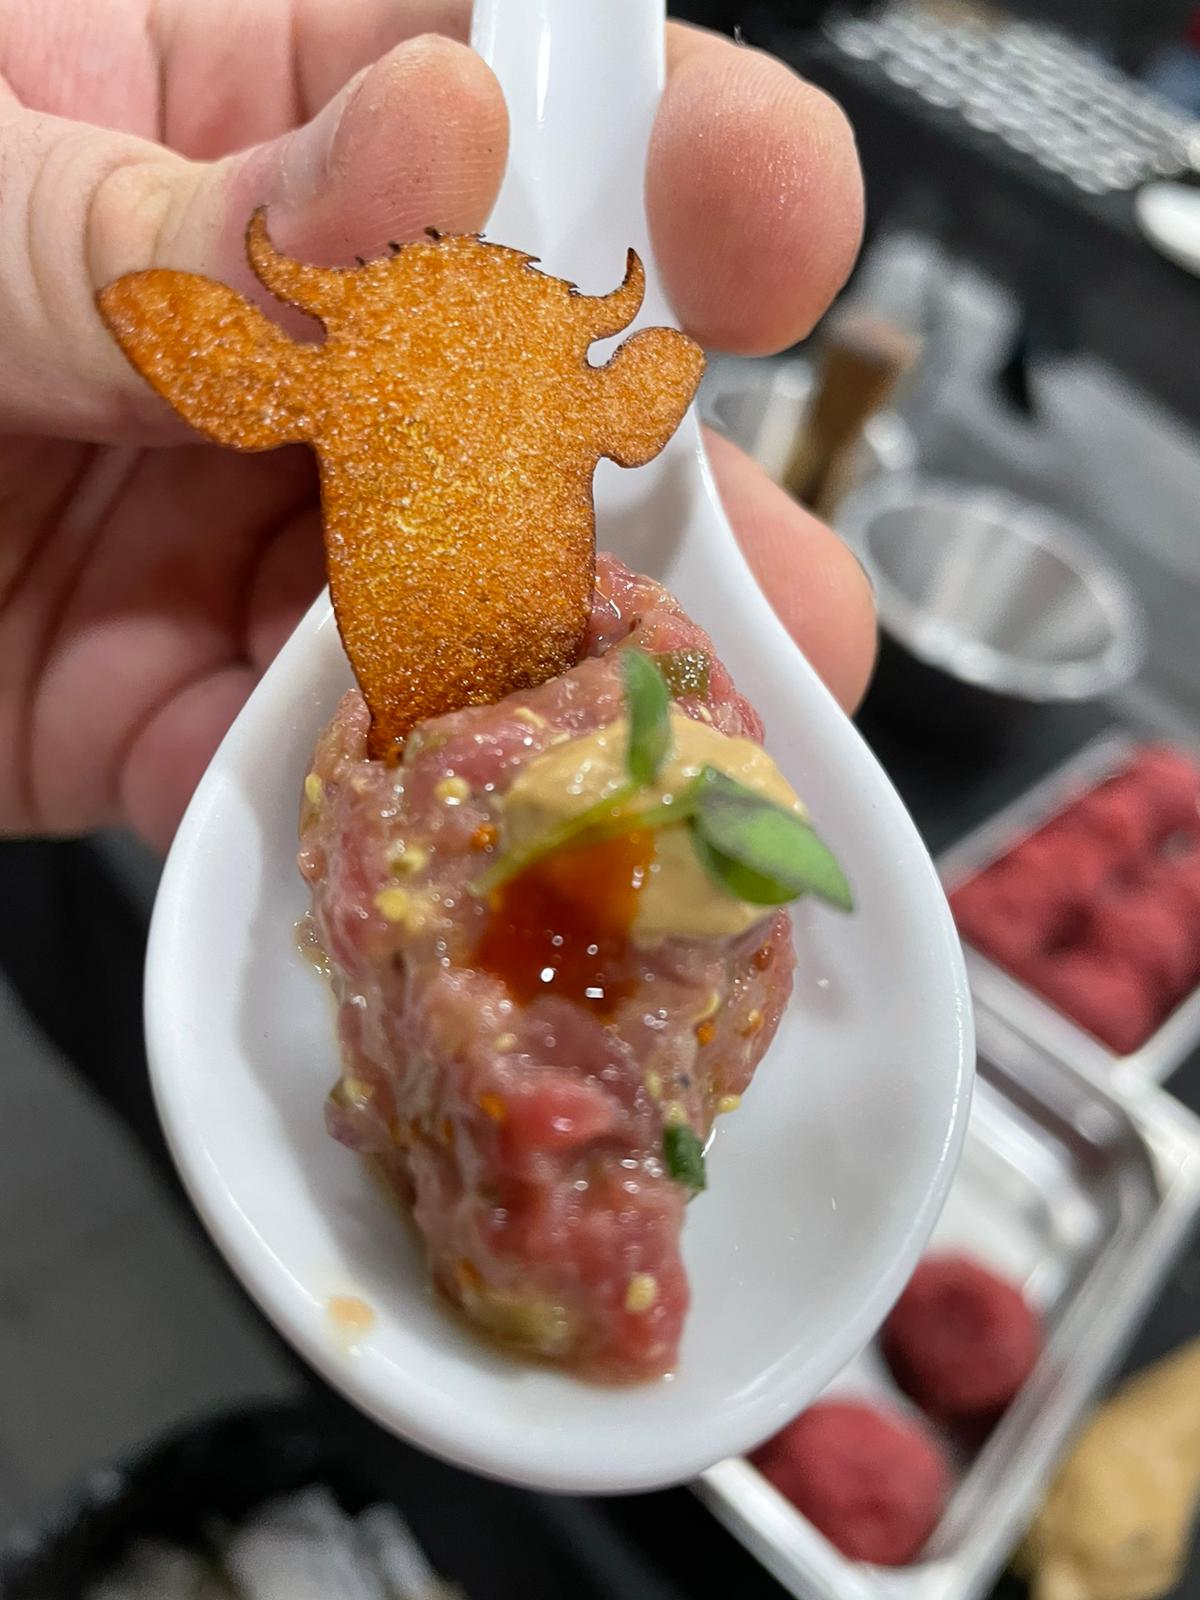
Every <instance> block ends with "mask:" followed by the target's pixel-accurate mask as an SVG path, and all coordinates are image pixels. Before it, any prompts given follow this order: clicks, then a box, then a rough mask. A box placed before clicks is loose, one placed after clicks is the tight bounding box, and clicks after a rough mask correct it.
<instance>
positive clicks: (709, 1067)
mask: <svg viewBox="0 0 1200 1600" xmlns="http://www.w3.org/2000/svg"><path fill="white" fill-rule="evenodd" d="M627 641H628V642H632V643H636V644H637V645H638V646H640V647H641V648H642V649H643V650H646V651H648V652H650V653H651V654H654V655H658V654H660V653H663V652H668V651H679V650H700V651H703V652H705V653H706V654H707V655H708V657H709V659H710V670H709V679H708V686H707V692H706V693H704V694H702V695H701V694H689V695H687V696H685V697H684V698H682V699H679V700H678V701H677V704H678V705H679V707H680V709H681V710H683V711H685V712H686V713H687V714H688V715H689V716H692V717H697V718H701V719H703V720H706V721H710V722H711V723H712V724H713V725H714V726H715V727H716V728H718V729H719V730H720V731H721V732H723V733H727V734H730V735H741V736H744V737H749V738H752V739H756V740H760V739H761V737H762V728H761V725H760V723H759V720H758V717H757V716H756V714H755V713H754V711H753V710H752V708H751V707H750V706H749V705H748V703H747V702H746V701H745V700H744V699H743V698H742V696H741V695H739V694H738V693H737V692H736V690H735V689H734V687H733V683H732V681H731V680H730V678H729V675H728V673H727V672H726V671H725V670H724V668H723V667H722V666H721V665H720V664H719V662H718V661H717V660H716V658H715V656H713V653H712V645H711V642H710V640H709V639H708V637H707V635H706V634H705V633H703V632H702V631H701V629H700V628H698V627H697V626H696V624H695V623H693V622H692V621H691V620H690V619H689V618H688V617H687V616H685V615H684V613H683V612H682V610H681V609H680V607H679V605H678V604H677V603H676V601H675V600H674V599H672V597H671V596H670V595H669V594H668V593H667V592H666V591H665V590H664V589H662V588H660V587H659V585H657V584H656V583H653V582H651V581H650V579H648V578H643V577H638V576H635V575H634V574H632V573H630V572H629V571H628V570H627V569H626V568H625V567H623V566H622V565H621V564H620V563H619V562H617V561H616V560H614V559H613V558H611V557H603V556H602V557H601V558H600V560H599V563H598V569H597V577H596V593H595V601H594V605H593V610H592V618H591V625H590V630H589V635H588V642H587V649H586V655H585V657H584V658H583V659H582V660H581V661H580V662H579V664H578V665H577V666H575V667H573V668H572V669H571V671H569V672H567V673H564V674H563V675H562V676H561V677H559V678H556V679H554V680H552V681H551V682H549V683H544V684H542V685H540V686H539V687H538V688H536V689H530V690H528V691H523V692H521V693H519V694H514V695H511V696H510V697H509V698H508V699H506V700H504V701H502V702H500V704H498V705H491V706H475V707H468V708H467V709H465V710H462V711H458V712H454V713H453V714H451V715H449V716H444V717H439V718H437V719H435V720H432V721H429V722H427V723H425V724H423V725H422V726H421V727H420V728H418V729H417V730H416V731H415V732H414V734H413V735H412V736H411V738H410V739H409V742H408V747H407V749H406V751H405V753H404V758H403V760H402V761H401V762H400V764H399V765H398V766H395V767H387V766H384V765H383V764H381V763H378V762H372V761H369V760H367V758H366V738H367V720H368V718H367V710H366V707H365V705H364V703H363V701H362V698H361V696H360V695H359V694H358V693H357V692H351V693H349V694H347V695H346V696H345V698H344V699H343V700H342V702H341V705H340V706H339V707H338V711H337V714H336V715H335V717H334V719H333V721H332V723H331V724H330V725H329V727H328V728H327V729H326V730H325V732H324V733H323V734H322V736H321V739H320V741H319V743H318V745H317V750H316V754H315V757H314V761H313V771H314V773H315V774H316V779H317V780H319V789H317V787H316V785H315V784H314V781H313V780H311V779H310V781H309V784H308V785H307V793H308V798H306V801H305V809H304V815H303V818H302V834H301V841H302V849H301V853H300V867H301V871H302V872H303V874H304V876H305V878H306V879H307V880H308V882H309V884H310V885H311V888H312V900H313V919H314V924H315V933H316V937H317V939H318V940H319V942H320V945H321V948H322V949H323V950H324V952H325V954H326V955H327V957H328V961H329V967H330V972H331V977H332V983H333V987H334V992H335V995H336V998H337V1002H338V1030H339V1035H340V1040H341V1047H342V1057H343V1063H344V1075H343V1077H342V1079H341V1081H340V1082H339V1084H338V1085H337V1087H336V1088H335V1090H334V1093H333V1094H332V1096H331V1098H330V1103H329V1108H328V1124H329V1129H330V1132H331V1133H332V1134H333V1135H334V1137H335V1138H337V1139H340V1140H341V1141H342V1142H343V1143H344V1144H346V1145H348V1146H349V1147H350V1148H351V1149H353V1150H356V1151H359V1152H362V1153H364V1154H366V1155H369V1156H371V1157H373V1158H374V1159H375V1160H376V1162H377V1163H378V1164H379V1166H380V1167H381V1169H382V1171H383V1173H384V1175H385V1176H386V1178H387V1179H388V1181H389V1182H390V1183H391V1185H392V1186H393V1187H394V1188H395V1189H396V1191H397V1192H398V1193H399V1194H400V1196H401V1197H402V1198H403V1199H404V1200H405V1202H406V1203H409V1204H411V1207H412V1212H413V1216H414V1217H415V1219H416V1223H417V1226H418V1227H419V1229H420V1231H421V1233H422V1235H423V1236H424V1239H425V1243H426V1245H427V1247H428V1252H429V1257H430V1261H431V1263H432V1267H433V1272H434V1276H435V1278H436V1280H437V1283H438V1284H439V1285H440V1287H441V1288H442V1289H443V1290H444V1292H445V1293H446V1294H447V1295H448V1296H450V1298H451V1299H453V1300H454V1301H456V1302H458V1303H459V1304H460V1305H462V1306H463V1308H464V1310H466V1311H467V1313H468V1315H470V1316H471V1317H473V1318H474V1319H475V1320H476V1321H478V1322H481V1323H482V1324H483V1325H484V1326H486V1327H488V1328H489V1329H490V1330H491V1331H492V1332H493V1333H494V1334H497V1335H499V1336H500V1337H501V1338H504V1339H507V1340H508V1341H509V1342H511V1343H514V1344H516V1345H519V1346H521V1347H523V1348H525V1349H527V1350H530V1351H534V1352H536V1353H537V1354H539V1355H542V1356H544V1357H548V1358H552V1359H556V1360H559V1361H561V1362H563V1363H564V1364H566V1365H567V1366H570V1367H572V1368H574V1369H575V1370H578V1371H581V1372H584V1373H586V1374H588V1375H591V1376H600V1377H607V1378H615V1379H638V1378H649V1377H653V1376H656V1375H659V1374H662V1373H664V1372H667V1371H669V1370H670V1369H671V1367H672V1366H673V1365H674V1363H675V1360H676V1355H677V1350H678V1344H679V1339H680V1334H681V1332H682V1328H683V1321H684V1316H685V1313H686V1310H687V1304H688V1286H687V1279H686V1277H685V1274H684V1269H683V1265H682V1262H681V1259H680V1253H679V1247H680V1232H681V1229H682V1226H683V1221H684V1211H685V1207H686V1203H687V1198H688V1195H687V1191H686V1189H685V1187H684V1186H683V1185H682V1184H681V1183H680V1182H677V1181H675V1180H674V1179H673V1178H671V1176H670V1175H669V1174H668V1172H667V1171H666V1170H665V1167H664V1160H663V1148H664V1145H663V1140H664V1133H665V1131H666V1127H667V1125H668V1123H669V1121H670V1120H671V1119H673V1118H674V1119H678V1118H679V1117H680V1116H684V1117H686V1120H687V1122H688V1123H689V1124H690V1126H691V1127H692V1128H693V1129H694V1130H695V1132H696V1133H697V1134H698V1135H699V1137H700V1138H701V1140H704V1139H706V1138H707V1136H708V1133H709V1131H710V1129H711V1126H712V1122H713V1118H714V1115H715V1113H716V1110H717V1107H718V1103H719V1102H720V1101H721V1100H722V1098H723V1097H726V1096H735V1095H740V1094H741V1093H742V1091H743V1090H744V1089H745V1088H746V1087H747V1085H748V1084H749V1082H750V1079H751V1076H752V1075H753V1072H754V1069H755V1067H756V1066H757V1065H758V1062H759V1061H760V1060H761V1058H762V1056H763V1053H764V1052H765V1050H766V1048H767V1046H768V1045H769V1043H770V1041H771V1038H772V1037H773V1035H774V1033H775V1029H776V1027H777V1026H778V1023H779V1018H780V1016H781V1014H782V1011H783V1008H784V1006H785V1004H786V1002H787V998H788V995H789V992H790V989H791V982H792V966H793V958H792V949H791V941H790V925H789V920H788V917H787V915H786V913H784V912H774V913H771V914H768V915H767V916H766V917H765V918H764V919H763V921H762V922H760V923H759V924H757V926H755V927H754V928H752V929H751V930H750V931H749V932H747V933H744V934H742V935H740V936H738V937H736V938H731V939H727V940H711V939H709V940H685V939H671V940H668V941H666V942H665V943H663V944H662V945H659V946H657V947H654V948H652V949H645V950H642V949H635V950H632V953H631V960H633V961H635V962H636V982H635V983H634V984H633V985H632V992H631V993H626V994H625V997H624V998H622V999H620V1000H619V1001H618V1002H617V1003H616V1004H615V1006H614V1008H613V1009H612V1011H611V1012H610V1013H608V1014H607V1015H605V1016H600V1015H598V1014H596V1013H595V1012H594V1011H592V1010H590V1009H588V1008H586V1007H584V1006H583V1005H580V1004H577V1003H575V1002H574V1001H572V1000H568V999H565V998H560V997H558V996H556V995H554V994H546V995H544V996H543V995H540V994H539V995H537V996H536V997H535V998H534V999H532V1000H530V1001H527V1002H526V1003H523V1004H521V1003H518V1002H517V1001H516V1000H514V999H513V998H512V997H511V996H510V994H509V993H508V990H507V988H506V986H505V984H504V983H503V982H502V981H501V980H500V979H499V978H498V977H496V976H494V975H493V974H492V973H490V972H488V971H484V970H481V969H480V968H478V967H477V966H474V965H473V964H472V958H473V954H474V952H475V951H476V950H477V948H478V945H479V941H480V938H481V935H482V933H483V931H484V929H485V927H486V924H487V919H488V916H489V910H488V907H487V905H486V903H485V902H484V901H483V900H482V899H480V898H479V897H478V896H477V895H475V894H474V893H472V891H471V888H470V885H471V883H472V882H473V881H474V880H475V879H476V878H477V877H478V876H479V874H480V872H481V871H482V870H483V869H484V868H485V866H486V865H487V864H488V862H489V861H490V860H492V859H494V839H495V830H496V825H497V823H498V822H499V820H500V810H499V808H498V806H497V800H498V798H499V797H500V796H502V795H503V793H504V791H505V790H506V789H507V788H508V786H509V785H510V784H511V782H512V781H513V778H514V776H515V775H516V773H517V772H518V771H520V770H521V769H522V768H523V767H524V766H526V765H527V764H528V763H529V762H530V761H532V760H533V759H534V758H535V757H537V756H538V755H540V754H541V753H542V752H543V751H544V750H546V749H547V748H548V747H549V746H550V745H551V744H552V743H554V742H555V741H556V740H557V741H560V742H561V739H562V736H563V735H567V736H570V737H574V736H576V735H579V734H584V733H587V732H589V731H590V730H592V729H594V728H596V727H599V726H602V725H603V724H605V723H608V722H611V721H612V720H613V719H614V718H616V717H617V716H619V715H620V714H621V712H622V709H623V700H622V679H621V672H620V667H619V661H618V659H617V657H618V654H619V652H618V650H617V648H616V647H617V646H620V645H621V644H623V643H625V642H627ZM447 779H454V780H461V782H451V783H447V782H446V781H445V780H447ZM405 858H407V859H405ZM406 868H407V870H406ZM396 890H400V891H401V892H400V893H399V894H397V893H396V892H395V891H396ZM387 891H392V893H391V894H390V895H389V894H388V893H387ZM381 894H382V895H383V899H382V901H381V902H379V901H377V897H378V896H380V895H381ZM381 907H382V909H381ZM385 913H386V914H385ZM717 1182H718V1183H719V1177H718V1179H717Z"/></svg>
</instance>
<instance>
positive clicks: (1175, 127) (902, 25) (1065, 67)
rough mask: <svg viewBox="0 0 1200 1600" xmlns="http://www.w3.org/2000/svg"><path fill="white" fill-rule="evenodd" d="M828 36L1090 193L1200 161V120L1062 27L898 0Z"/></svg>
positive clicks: (839, 24) (1172, 173) (832, 26)
mask: <svg viewBox="0 0 1200 1600" xmlns="http://www.w3.org/2000/svg"><path fill="white" fill-rule="evenodd" d="M826 32H827V34H828V36H829V37H830V38H831V39H832V41H833V43H834V44H836V45H837V47H838V48H839V49H840V50H842V51H844V52H845V54H846V55H849V56H853V57H855V58H857V59H858V60H861V61H873V62H875V63H876V64H877V65H878V66H879V68H880V69H881V70H882V71H883V72H885V73H886V74H887V75H888V77H889V78H891V79H892V80H893V82H895V83H897V84H900V85H901V86H902V87H903V88H905V89H909V90H911V91H912V92H913V93H914V94H917V95H919V96H920V97H921V99H923V100H925V101H927V102H928V103H929V104H930V105H935V106H940V107H943V108H945V109H946V110H950V111H956V112H957V113H958V114H959V115H960V116H961V117H962V118H963V119H964V120H965V121H966V122H968V123H969V124H970V125H971V126H972V127H974V128H978V129H980V130H982V131H983V132H985V133H988V134H991V135H993V136H994V137H995V138H998V139H1002V140H1003V141H1004V143H1005V144H1007V145H1009V146H1010V147H1011V148H1012V149H1014V150H1019V151H1021V152H1022V154H1024V155H1027V156H1030V157H1031V158H1032V159H1033V160H1035V161H1037V162H1038V163H1039V164H1040V165H1041V166H1043V167H1045V168H1047V169H1048V170H1050V171H1051V172H1057V173H1060V174H1062V176H1064V177H1065V178H1067V179H1069V181H1070V182H1071V183H1073V184H1075V185H1076V186H1077V187H1078V188H1080V189H1083V190H1086V191H1087V192H1088V193H1089V194H1106V193H1111V192H1113V191H1120V190H1128V189H1135V188H1137V187H1138V186H1139V185H1140V184H1142V183H1145V182H1147V181H1149V180H1151V179H1154V178H1166V177H1176V176H1178V175H1179V174H1180V173H1183V172H1186V171H1188V170H1194V169H1195V168H1197V167H1198V166H1200V122H1197V121H1196V120H1195V119H1194V118H1192V117H1189V116H1188V115H1187V114H1186V113H1185V112H1183V111H1180V110H1179V109H1178V108H1176V107H1175V106H1173V105H1171V103H1170V102H1169V101H1167V100H1164V99H1163V98H1162V97H1161V96H1160V95H1157V94H1154V93H1152V92H1151V91H1150V90H1148V89H1146V88H1144V87H1143V86H1142V85H1140V84H1138V83H1136V82H1135V81H1134V80H1133V79H1132V78H1130V77H1129V76H1128V75H1127V74H1126V73H1124V72H1122V71H1121V70H1120V69H1119V68H1117V67H1114V66H1112V65H1110V64H1109V63H1108V62H1106V61H1105V60H1103V59H1102V58H1101V57H1099V56H1097V55H1095V54H1093V53H1091V52H1089V51H1088V50H1086V49H1084V48H1083V46H1081V45H1079V44H1076V43H1075V42H1074V41H1073V40H1071V39H1069V38H1068V37H1067V36H1066V35H1065V34H1063V33H1060V32H1058V31H1057V30H1055V29H1053V28H1047V27H1043V26H1041V25H1039V24H1036V23H1028V22H1017V21H1009V20H1007V19H1003V18H1000V19H993V18H991V17H988V18H986V19H985V18H982V17H980V18H978V19H976V18H973V17H971V16H969V15H968V16H963V15H961V14H955V15H953V16H950V15H945V14H936V13H934V12H933V11H931V10H927V9H925V8H924V7H923V6H921V5H920V4H916V3H914V0H899V3H896V4H892V5H889V6H887V7H886V8H885V9H884V10H883V11H881V12H880V13H878V14H877V15H876V16H874V17H871V18H862V17H854V16H846V15H841V16H834V17H833V18H831V19H830V20H829V21H828V22H827V23H826Z"/></svg>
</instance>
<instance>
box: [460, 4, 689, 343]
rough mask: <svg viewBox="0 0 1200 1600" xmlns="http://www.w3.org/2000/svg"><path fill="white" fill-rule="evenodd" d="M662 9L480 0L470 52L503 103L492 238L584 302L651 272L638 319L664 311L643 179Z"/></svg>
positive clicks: (659, 76) (659, 77)
mask: <svg viewBox="0 0 1200 1600" xmlns="http://www.w3.org/2000/svg"><path fill="white" fill-rule="evenodd" d="M665 23H666V6H665V4H664V0H475V7H474V14H473V17H472V26H471V43H472V44H473V45H474V46H475V48H476V50H478V51H479V53H480V54H481V55H482V56H483V58H484V60H485V61H487V63H488V64H489V66H490V67H491V68H492V70H493V71H494V72H495V74H496V76H497V77H498V78H499V80H500V85H501V87H502V89H503V90H504V96H505V99H506V101H507V103H508V116H509V155H508V170H507V175H506V177H505V180H504V185H503V188H502V189H501V191H500V196H499V199H498V200H497V202H496V207H495V210H494V211H493V213H492V216H491V219H490V221H489V223H488V237H489V238H491V239H494V240H495V241H496V243H498V244H510V245H516V246H518V247H519V248H520V249H522V250H529V251H531V252H532V253H534V254H536V255H538V256H539V257H540V258H541V261H542V265H543V267H544V269H545V270H546V271H547V272H551V273H554V274H555V275H556V276H560V277H565V278H570V279H572V280H573V281H574V282H576V283H578V285H579V287H580V288H581V289H582V290H583V291H584V292H585V293H586V294H601V293H603V292H604V291H605V290H608V289H611V288H613V287H614V286H615V285H616V284H617V283H619V282H620V280H621V277H622V274H623V272H624V266H625V252H626V250H627V249H628V247H629V246H630V245H633V247H634V248H635V249H636V250H637V251H638V252H639V254H640V255H641V256H642V259H643V261H644V262H645V263H646V266H647V274H648V280H649V281H648V283H647V294H646V307H645V310H644V311H643V314H642V319H641V320H647V314H649V320H652V321H653V320H662V319H663V316H664V314H665V313H666V305H665V301H664V300H663V297H662V294H661V291H660V289H659V286H658V282H657V278H656V276H655V275H654V272H653V262H652V258H651V256H650V248H649V246H650V240H649V234H648V231H647V227H646V208H645V201H644V198H643V193H644V188H645V185H644V182H643V174H644V173H645V170H646V150H647V146H648V144H649V139H650V129H651V126H652V125H653V122H654V113H655V110H656V109H657V106H658V99H659V95H660V94H661V92H662V85H663V75H664V69H665V68H664V27H665Z"/></svg>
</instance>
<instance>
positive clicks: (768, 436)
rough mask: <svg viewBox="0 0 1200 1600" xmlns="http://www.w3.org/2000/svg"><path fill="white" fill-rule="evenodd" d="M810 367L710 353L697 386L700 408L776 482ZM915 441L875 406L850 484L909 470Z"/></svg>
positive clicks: (899, 421) (804, 400) (799, 417)
mask: <svg viewBox="0 0 1200 1600" xmlns="http://www.w3.org/2000/svg"><path fill="white" fill-rule="evenodd" d="M812 385H813V372H812V367H811V366H810V365H809V363H808V361H807V360H804V359H803V358H801V359H795V358H792V357H787V358H785V359H783V360H778V361H760V360H744V359H741V358H738V357H732V356H715V357H713V358H712V359H711V360H710V362H709V366H708V371H707V372H706V373H705V377H704V383H703V386H702V387H701V390H700V410H701V415H702V416H703V417H704V420H705V421H706V422H711V423H713V424H714V425H715V426H716V427H717V428H718V429H719V430H720V432H722V433H724V434H727V435H728V437H729V438H731V439H732V440H733V441H734V443H735V444H739V445H741V447H742V449H743V450H745V451H746V452H747V454H748V455H752V456H753V457H754V459H755V460H756V461H757V462H758V464H759V466H761V467H762V469H763V471H764V472H765V473H766V474H767V476H768V477H770V478H774V479H775V481H776V482H777V483H778V482H779V480H780V478H781V477H782V476H783V473H784V470H785V468H786V466H787V463H788V460H789V458H790V456H791V454H792V450H793V448H794V446H795V442H796V435H797V433H798V432H799V429H800V426H801V423H802V422H803V420H804V414H805V411H806V410H807V409H808V400H809V396H810V395H811V393H812ZM916 464H917V447H916V442H915V440H914V439H913V436H912V433H911V431H910V429H909V427H908V424H907V423H906V422H905V421H904V419H903V418H902V417H901V416H899V415H898V414H897V413H896V412H894V411H891V410H885V411H877V412H876V413H875V415H874V416H872V417H869V418H868V419H867V424H866V427H865V428H864V429H863V435H862V438H861V439H860V440H859V444H858V449H857V450H856V452H855V456H854V461H853V466H852V479H853V483H854V484H855V485H857V484H861V483H864V482H866V481H867V480H868V479H870V478H873V477H874V476H875V475H876V474H878V473H893V472H894V473H900V472H911V471H912V470H913V469H914V468H915V467H916Z"/></svg>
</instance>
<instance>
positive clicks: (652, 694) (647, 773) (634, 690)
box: [621, 649, 671, 784]
mask: <svg viewBox="0 0 1200 1600" xmlns="http://www.w3.org/2000/svg"><path fill="white" fill-rule="evenodd" d="M621 672H622V675H623V677H624V680H625V705H626V708H627V709H628V712H629V750H628V752H627V753H626V756H625V765H626V768H627V769H628V772H629V776H630V777H631V778H632V779H633V781H634V782H635V783H637V784H649V783H653V782H654V780H655V778H657V777H658V773H659V768H660V767H661V766H662V764H663V760H664V758H665V757H666V754H667V749H668V747H669V746H670V743H671V719H670V709H671V697H670V695H669V694H668V693H667V686H666V683H665V682H664V681H663V675H662V673H661V672H660V671H659V670H658V668H657V667H656V666H655V665H654V663H653V661H651V659H650V657H649V656H648V655H647V654H646V652H645V651H644V650H636V649H627V650H622V652H621Z"/></svg>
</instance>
